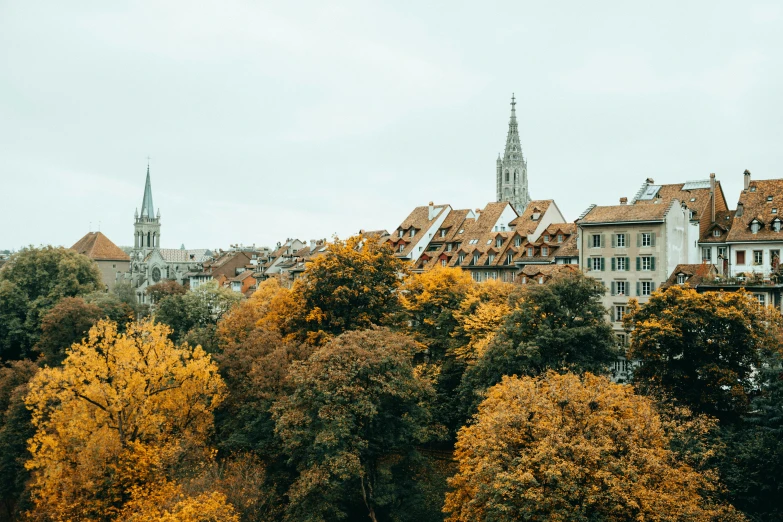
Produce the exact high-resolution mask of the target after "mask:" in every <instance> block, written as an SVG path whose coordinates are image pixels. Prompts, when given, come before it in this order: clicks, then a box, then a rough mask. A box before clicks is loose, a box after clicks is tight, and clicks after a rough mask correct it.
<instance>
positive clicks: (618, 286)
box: [614, 281, 628, 295]
mask: <svg viewBox="0 0 783 522" xmlns="http://www.w3.org/2000/svg"><path fill="white" fill-rule="evenodd" d="M614 290H615V294H616V295H628V282H626V281H615V282H614Z"/></svg>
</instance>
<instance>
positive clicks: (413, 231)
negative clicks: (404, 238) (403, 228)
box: [411, 228, 416, 237]
mask: <svg viewBox="0 0 783 522" xmlns="http://www.w3.org/2000/svg"><path fill="white" fill-rule="evenodd" d="M415 235H416V229H415V228H412V229H411V237H413V236H415Z"/></svg>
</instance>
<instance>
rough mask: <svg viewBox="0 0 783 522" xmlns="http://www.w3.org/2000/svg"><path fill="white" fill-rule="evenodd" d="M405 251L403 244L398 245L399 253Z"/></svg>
mask: <svg viewBox="0 0 783 522" xmlns="http://www.w3.org/2000/svg"><path fill="white" fill-rule="evenodd" d="M403 250H405V243H400V247H399V251H400V252H402V251H403Z"/></svg>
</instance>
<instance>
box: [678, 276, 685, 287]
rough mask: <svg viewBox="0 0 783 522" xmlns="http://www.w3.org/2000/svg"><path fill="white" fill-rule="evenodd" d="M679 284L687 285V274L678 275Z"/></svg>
mask: <svg viewBox="0 0 783 522" xmlns="http://www.w3.org/2000/svg"><path fill="white" fill-rule="evenodd" d="M677 284H678V285H684V284H685V274H677Z"/></svg>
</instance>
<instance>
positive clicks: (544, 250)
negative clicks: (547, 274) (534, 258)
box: [541, 247, 549, 257]
mask: <svg viewBox="0 0 783 522" xmlns="http://www.w3.org/2000/svg"><path fill="white" fill-rule="evenodd" d="M541 255H542V256H544V257H546V256H548V255H549V248H547V247H541Z"/></svg>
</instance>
